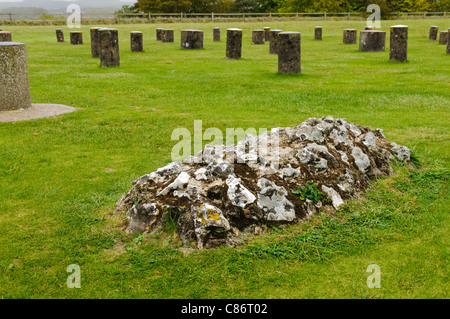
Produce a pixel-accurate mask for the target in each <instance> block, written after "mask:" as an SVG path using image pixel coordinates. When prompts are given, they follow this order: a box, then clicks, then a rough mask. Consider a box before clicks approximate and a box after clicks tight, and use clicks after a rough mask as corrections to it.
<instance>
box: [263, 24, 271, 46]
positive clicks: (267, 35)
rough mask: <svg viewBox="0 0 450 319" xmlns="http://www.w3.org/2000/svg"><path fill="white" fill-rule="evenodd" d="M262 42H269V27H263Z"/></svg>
mask: <svg viewBox="0 0 450 319" xmlns="http://www.w3.org/2000/svg"><path fill="white" fill-rule="evenodd" d="M263 30H264V41H265V42H270V27H264V28H263Z"/></svg>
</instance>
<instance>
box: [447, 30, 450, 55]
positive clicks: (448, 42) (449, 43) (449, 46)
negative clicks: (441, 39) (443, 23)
mask: <svg viewBox="0 0 450 319" xmlns="http://www.w3.org/2000/svg"><path fill="white" fill-rule="evenodd" d="M449 34H450V28H449V29H448V33H447V54H450V35H449Z"/></svg>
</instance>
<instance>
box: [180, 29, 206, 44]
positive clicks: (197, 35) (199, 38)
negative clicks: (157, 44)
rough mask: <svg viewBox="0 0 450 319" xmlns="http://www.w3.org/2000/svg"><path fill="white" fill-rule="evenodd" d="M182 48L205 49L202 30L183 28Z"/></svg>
mask: <svg viewBox="0 0 450 319" xmlns="http://www.w3.org/2000/svg"><path fill="white" fill-rule="evenodd" d="M181 48H182V49H203V31H202V30H181Z"/></svg>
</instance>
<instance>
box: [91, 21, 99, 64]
mask: <svg viewBox="0 0 450 319" xmlns="http://www.w3.org/2000/svg"><path fill="white" fill-rule="evenodd" d="M100 29H101V28H99V27H94V28H91V29H90V31H91V32H90V33H91V55H92V57H93V58H98V57H100V38H99V33H98V30H100Z"/></svg>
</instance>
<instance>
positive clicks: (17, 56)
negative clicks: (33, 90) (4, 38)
mask: <svg viewBox="0 0 450 319" xmlns="http://www.w3.org/2000/svg"><path fill="white" fill-rule="evenodd" d="M0 97H1V98H0V111H9V110H18V109H26V108H29V107H31V96H30V83H29V79H28V59H27V49H26V45H25V44H24V43H19V42H0Z"/></svg>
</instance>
